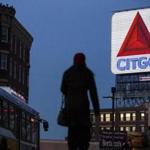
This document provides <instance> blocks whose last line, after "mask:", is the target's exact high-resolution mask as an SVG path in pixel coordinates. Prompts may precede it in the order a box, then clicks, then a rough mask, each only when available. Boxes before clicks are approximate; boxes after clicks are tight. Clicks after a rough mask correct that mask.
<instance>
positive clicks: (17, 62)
mask: <svg viewBox="0 0 150 150" xmlns="http://www.w3.org/2000/svg"><path fill="white" fill-rule="evenodd" d="M15 13H16V11H15V9H14V8H13V7H12V6H8V5H2V4H0V86H1V87H3V88H5V89H7V90H9V91H11V92H13V93H17V94H18V95H21V96H22V97H23V98H24V99H25V101H26V102H28V95H29V94H28V89H29V69H30V48H31V44H32V41H33V38H32V36H31V35H30V33H29V32H28V31H27V30H26V29H25V28H24V27H23V25H22V24H21V23H20V22H19V21H18V20H17V19H16V18H15Z"/></svg>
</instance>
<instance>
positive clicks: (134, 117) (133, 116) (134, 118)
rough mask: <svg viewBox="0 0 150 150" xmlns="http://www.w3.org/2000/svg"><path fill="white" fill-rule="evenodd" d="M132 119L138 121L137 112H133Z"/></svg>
mask: <svg viewBox="0 0 150 150" xmlns="http://www.w3.org/2000/svg"><path fill="white" fill-rule="evenodd" d="M132 121H136V113H132Z"/></svg>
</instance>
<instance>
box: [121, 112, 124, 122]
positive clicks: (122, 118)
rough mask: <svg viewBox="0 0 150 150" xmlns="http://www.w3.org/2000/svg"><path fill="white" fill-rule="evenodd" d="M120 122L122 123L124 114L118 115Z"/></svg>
mask: <svg viewBox="0 0 150 150" xmlns="http://www.w3.org/2000/svg"><path fill="white" fill-rule="evenodd" d="M120 121H124V114H123V113H121V114H120Z"/></svg>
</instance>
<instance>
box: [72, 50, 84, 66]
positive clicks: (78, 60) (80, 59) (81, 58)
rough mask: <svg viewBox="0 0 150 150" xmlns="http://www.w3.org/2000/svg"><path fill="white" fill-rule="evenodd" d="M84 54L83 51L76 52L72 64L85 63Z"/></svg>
mask: <svg viewBox="0 0 150 150" xmlns="http://www.w3.org/2000/svg"><path fill="white" fill-rule="evenodd" d="M85 59H86V58H85V55H84V54H83V53H76V54H75V55H74V58H73V61H74V65H81V66H82V65H85V64H86V63H85Z"/></svg>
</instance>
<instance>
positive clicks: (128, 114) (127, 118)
mask: <svg viewBox="0 0 150 150" xmlns="http://www.w3.org/2000/svg"><path fill="white" fill-rule="evenodd" d="M125 116H126V121H130V120H131V114H130V113H126V115H125Z"/></svg>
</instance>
